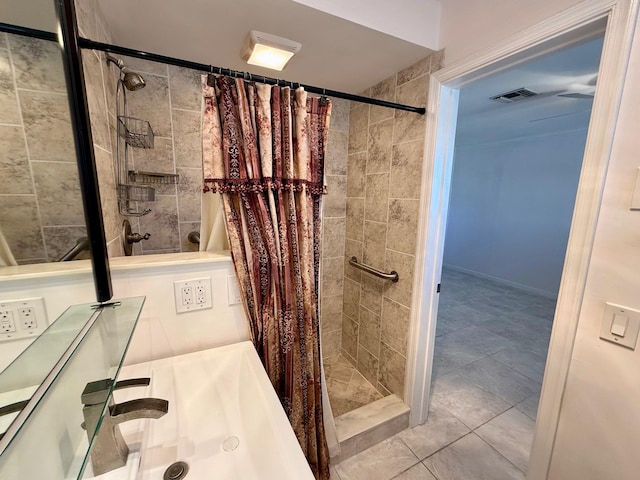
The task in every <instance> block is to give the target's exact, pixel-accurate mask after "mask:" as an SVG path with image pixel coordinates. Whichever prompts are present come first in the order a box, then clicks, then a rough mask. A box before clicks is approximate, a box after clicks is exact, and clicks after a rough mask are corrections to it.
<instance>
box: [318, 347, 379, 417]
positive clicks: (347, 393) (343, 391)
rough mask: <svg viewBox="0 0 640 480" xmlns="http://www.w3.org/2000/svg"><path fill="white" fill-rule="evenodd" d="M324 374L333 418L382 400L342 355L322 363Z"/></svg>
mask: <svg viewBox="0 0 640 480" xmlns="http://www.w3.org/2000/svg"><path fill="white" fill-rule="evenodd" d="M324 373H325V378H326V381H327V390H328V392H329V401H330V402H331V410H332V412H333V416H334V417H339V416H340V415H343V414H345V413H347V412H350V411H352V410H355V409H356V408H360V407H362V406H364V405H367V404H369V403H371V402H374V401H376V400H379V399H381V398H382V394H381V393H380V392H378V391H377V390H376V388H375V387H374V386H373V385H371V384H370V383H369V382H368V381H367V379H366V378H364V377H363V376H362V374H361V373H360V372H358V371H357V370H356V368H355V367H354V366H353V365H352V364H351V362H349V360H347V359H346V358H345V357H344V356H343V355H342V354H338V355H335V356H333V357H330V358H328V359H326V360H325V361H324Z"/></svg>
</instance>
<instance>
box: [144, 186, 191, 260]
mask: <svg viewBox="0 0 640 480" xmlns="http://www.w3.org/2000/svg"><path fill="white" fill-rule="evenodd" d="M143 205H144V206H145V207H148V208H150V209H151V213H149V214H148V215H145V216H144V217H140V219H139V221H140V233H141V234H143V235H144V234H145V233H147V232H148V233H150V234H151V237H150V238H149V240H143V241H142V242H140V245H141V247H142V251H143V252H144V253H149V252H150V251H154V252H155V251H157V250H164V249H172V250H174V251H178V252H179V251H180V243H181V241H180V233H179V229H178V205H177V198H176V196H175V195H158V196H156V201H155V202H153V203H144V204H143Z"/></svg>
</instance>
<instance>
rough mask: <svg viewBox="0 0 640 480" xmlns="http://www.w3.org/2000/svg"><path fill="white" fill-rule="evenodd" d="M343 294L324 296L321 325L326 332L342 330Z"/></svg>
mask: <svg viewBox="0 0 640 480" xmlns="http://www.w3.org/2000/svg"><path fill="white" fill-rule="evenodd" d="M343 302H344V300H343V296H342V295H333V296H330V297H322V301H321V308H320V317H321V318H320V325H321V327H322V330H323V331H325V332H333V331H336V330H338V331H342V304H343Z"/></svg>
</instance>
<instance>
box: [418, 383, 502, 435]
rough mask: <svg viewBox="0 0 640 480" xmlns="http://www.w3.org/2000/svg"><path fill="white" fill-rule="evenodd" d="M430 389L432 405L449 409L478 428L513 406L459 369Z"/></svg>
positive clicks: (472, 426) (467, 423)
mask: <svg viewBox="0 0 640 480" xmlns="http://www.w3.org/2000/svg"><path fill="white" fill-rule="evenodd" d="M431 392H432V393H431V403H430V405H431V407H433V408H439V407H442V408H444V409H446V410H448V411H449V412H451V413H452V414H453V415H455V416H456V417H457V418H458V419H460V420H461V421H462V422H463V423H464V424H465V425H467V426H468V427H469V428H476V427H478V426H480V425H482V424H483V423H485V422H487V421H489V420H491V419H492V418H494V417H496V416H497V415H499V414H501V413H502V412H504V411H505V410H507V409H508V408H509V407H511V405H510V404H509V403H507V402H505V401H504V400H503V399H501V398H500V397H498V396H496V395H494V394H493V393H490V392H487V391H486V390H483V389H482V388H480V387H477V386H475V385H473V384H471V383H470V382H468V381H467V379H465V378H464V377H462V376H461V375H460V373H459V372H458V371H456V372H453V373H450V374H447V375H444V376H442V377H440V378H438V379H436V381H435V382H434V384H433V387H432V391H431Z"/></svg>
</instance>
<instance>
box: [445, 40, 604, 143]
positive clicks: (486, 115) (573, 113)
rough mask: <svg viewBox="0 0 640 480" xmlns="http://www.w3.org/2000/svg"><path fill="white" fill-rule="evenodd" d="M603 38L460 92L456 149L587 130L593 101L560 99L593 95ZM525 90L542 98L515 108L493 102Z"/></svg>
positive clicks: (511, 104) (489, 78)
mask: <svg viewBox="0 0 640 480" xmlns="http://www.w3.org/2000/svg"><path fill="white" fill-rule="evenodd" d="M602 43H603V38H602V37H599V38H596V39H592V40H589V41H585V42H582V43H579V44H576V45H572V46H570V47H565V48H563V49H561V50H557V51H555V52H553V53H549V54H546V55H544V56H541V57H538V58H536V59H534V60H531V61H529V62H526V63H522V64H520V65H517V66H516V67H513V68H510V69H507V70H504V71H502V72H500V73H497V74H493V75H490V76H488V77H485V78H482V79H480V80H477V81H475V82H473V83H471V84H469V85H467V86H463V87H462V88H461V89H460V101H459V110H458V126H457V134H456V142H457V143H456V145H458V146H462V145H475V144H479V143H491V142H497V141H505V140H509V139H518V138H523V137H530V136H540V135H548V134H553V133H557V132H558V131H568V130H575V129H579V128H587V126H588V125H589V118H590V115H591V106H592V103H593V102H592V99H584V98H582V99H576V98H566V97H559V96H558V94H560V93H569V92H573V93H588V92H593V88H594V86H593V85H589V83H590V82H591V83H592V81H593V80H594V78H595V77H596V75H597V72H598V66H599V64H600V54H601V51H602ZM521 87H526V88H528V89H531V90H533V91H535V92H537V93H541V94H542V95H540V96H536V97H531V98H527V99H525V100H521V101H519V102H515V103H499V102H496V101H494V100H491V99H490V97H492V96H495V95H499V94H501V93H504V92H508V91H511V90H515V89H518V88H521Z"/></svg>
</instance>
